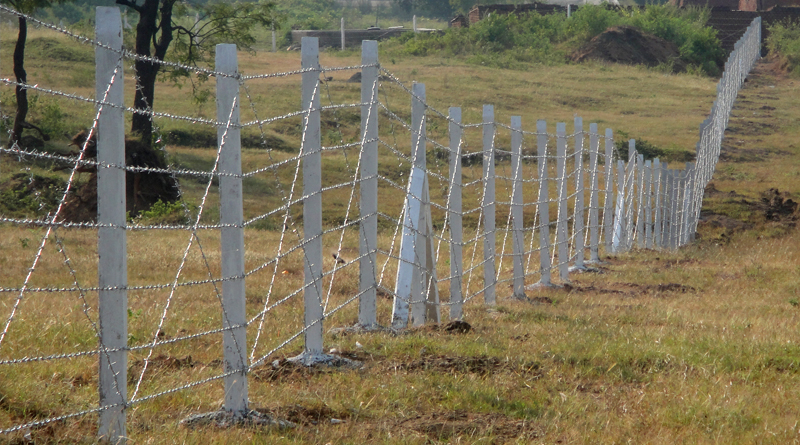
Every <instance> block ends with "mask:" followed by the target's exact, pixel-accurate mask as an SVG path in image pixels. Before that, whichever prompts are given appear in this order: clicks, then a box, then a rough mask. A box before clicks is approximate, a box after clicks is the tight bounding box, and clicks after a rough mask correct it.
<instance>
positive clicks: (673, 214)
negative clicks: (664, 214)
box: [669, 170, 680, 250]
mask: <svg viewBox="0 0 800 445" xmlns="http://www.w3.org/2000/svg"><path fill="white" fill-rule="evenodd" d="M669 181H670V183H671V188H670V196H669V199H670V211H669V214H670V220H669V248H670V249H672V250H675V249H677V248H678V225H679V214H678V209H679V207H678V191H679V188H680V171H679V170H670V178H669Z"/></svg>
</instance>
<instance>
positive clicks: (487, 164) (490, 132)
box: [481, 105, 497, 305]
mask: <svg viewBox="0 0 800 445" xmlns="http://www.w3.org/2000/svg"><path fill="white" fill-rule="evenodd" d="M494 132H495V128H494V106H493V105H484V106H483V200H482V202H481V208H483V285H484V290H483V302H484V303H486V304H489V305H493V304H495V302H496V297H495V285H496V282H497V276H496V275H495V265H494V258H495V255H496V253H495V203H494V199H495V190H494Z"/></svg>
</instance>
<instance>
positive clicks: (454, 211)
mask: <svg viewBox="0 0 800 445" xmlns="http://www.w3.org/2000/svg"><path fill="white" fill-rule="evenodd" d="M461 133H462V130H461V108H459V107H451V108H450V196H449V200H448V203H447V211H448V213H449V215H450V319H451V320H460V319H461V317H462V315H463V313H462V310H461V305H462V303H463V301H464V297H463V295H462V291H461V283H462V278H463V274H464V270H463V263H462V261H463V260H462V258H463V257H462V246H461V243H463V239H464V237H463V230H462V225H461V212H462V210H461Z"/></svg>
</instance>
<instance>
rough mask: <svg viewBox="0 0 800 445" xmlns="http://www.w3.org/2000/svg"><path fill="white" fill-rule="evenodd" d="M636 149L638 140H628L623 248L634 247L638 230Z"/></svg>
mask: <svg viewBox="0 0 800 445" xmlns="http://www.w3.org/2000/svg"><path fill="white" fill-rule="evenodd" d="M637 155H638V152H637V151H636V140H635V139H630V140H628V163H627V164H626V165H625V189H626V190H625V229H626V230H625V231H624V232H623V238H622V239H623V240H624V242H623V243H622V246H623V249H625V250H626V251H627V250H630V248H631V247H633V241H634V232H635V231H636V214H635V213H634V202H635V199H636V176H637V175H636V161H637V160H638V156H637Z"/></svg>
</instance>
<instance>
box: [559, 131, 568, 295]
mask: <svg viewBox="0 0 800 445" xmlns="http://www.w3.org/2000/svg"><path fill="white" fill-rule="evenodd" d="M556 187H557V189H558V216H557V217H556V246H557V247H558V263H557V264H558V275H559V278H560V279H561V281H562V282H564V283H567V282H569V232H568V228H567V216H568V209H567V125H566V124H565V123H564V122H558V123H557V124H556Z"/></svg>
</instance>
